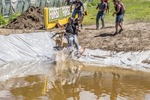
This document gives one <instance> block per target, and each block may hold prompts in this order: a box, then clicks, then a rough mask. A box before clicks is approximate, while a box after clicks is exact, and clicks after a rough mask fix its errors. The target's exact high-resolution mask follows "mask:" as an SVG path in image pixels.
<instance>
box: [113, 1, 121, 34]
mask: <svg viewBox="0 0 150 100" xmlns="http://www.w3.org/2000/svg"><path fill="white" fill-rule="evenodd" d="M114 7H115V12H114V13H113V16H114V15H116V23H115V33H114V35H116V34H118V33H120V32H121V31H123V27H122V21H123V9H122V8H121V5H120V4H119V3H118V0H115V1H114ZM118 27H120V31H119V32H118Z"/></svg>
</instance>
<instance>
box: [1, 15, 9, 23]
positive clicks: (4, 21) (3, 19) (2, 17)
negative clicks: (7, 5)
mask: <svg viewBox="0 0 150 100" xmlns="http://www.w3.org/2000/svg"><path fill="white" fill-rule="evenodd" d="M6 23H7V20H6V18H4V16H2V15H0V25H5V24H6Z"/></svg>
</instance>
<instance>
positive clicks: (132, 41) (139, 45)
mask: <svg viewBox="0 0 150 100" xmlns="http://www.w3.org/2000/svg"><path fill="white" fill-rule="evenodd" d="M63 30H64V28H55V29H52V30H49V31H55V32H58V31H63ZM114 30H115V27H114V25H113V24H106V28H105V29H100V30H95V25H89V26H84V28H83V29H82V30H81V33H80V34H79V43H80V45H81V46H82V47H86V48H91V49H103V50H115V51H139V50H140V51H142V50H150V22H147V23H146V22H139V23H125V24H124V30H123V32H122V33H121V34H117V35H112V34H113V33H114ZM39 31H45V30H34V29H33V30H31V29H30V30H27V29H23V30H19V29H17V30H16V29H15V30H14V29H4V28H3V29H0V34H3V35H9V34H12V33H30V32H39Z"/></svg>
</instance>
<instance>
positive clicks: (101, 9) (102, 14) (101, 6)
mask: <svg viewBox="0 0 150 100" xmlns="http://www.w3.org/2000/svg"><path fill="white" fill-rule="evenodd" d="M96 9H98V13H97V16H96V29H99V19H100V18H101V22H102V27H101V29H103V28H104V27H105V23H104V17H105V12H106V10H107V4H106V3H105V2H104V0H100V3H99V4H98V5H97V7H96Z"/></svg>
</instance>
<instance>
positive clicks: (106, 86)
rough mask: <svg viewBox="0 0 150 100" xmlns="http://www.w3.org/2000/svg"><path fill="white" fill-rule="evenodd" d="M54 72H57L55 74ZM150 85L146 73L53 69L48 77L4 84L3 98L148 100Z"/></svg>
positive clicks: (0, 90)
mask: <svg viewBox="0 0 150 100" xmlns="http://www.w3.org/2000/svg"><path fill="white" fill-rule="evenodd" d="M68 65H69V64H68ZM41 67H42V66H41ZM55 67H56V66H55ZM43 68H44V67H43ZM43 70H44V69H43ZM45 70H47V69H45ZM52 72H53V73H55V72H57V73H55V74H53V75H52V74H51V73H52ZM50 74H51V75H50ZM149 84H150V74H149V73H145V72H144V73H143V72H137V71H131V70H123V69H119V68H111V67H108V68H107V67H105V68H100V67H94V66H92V67H91V66H90V67H88V66H85V67H82V68H79V67H68V66H67V68H65V69H64V70H62V71H60V70H59V71H56V70H53V69H51V72H50V73H49V74H48V73H47V74H46V75H45V74H39V75H27V76H24V77H16V78H11V79H9V80H6V81H1V82H0V99H1V100H148V99H149V98H150V85H149Z"/></svg>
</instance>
